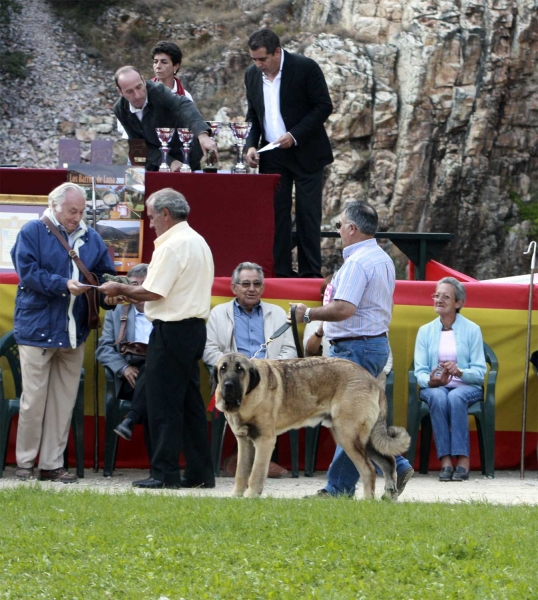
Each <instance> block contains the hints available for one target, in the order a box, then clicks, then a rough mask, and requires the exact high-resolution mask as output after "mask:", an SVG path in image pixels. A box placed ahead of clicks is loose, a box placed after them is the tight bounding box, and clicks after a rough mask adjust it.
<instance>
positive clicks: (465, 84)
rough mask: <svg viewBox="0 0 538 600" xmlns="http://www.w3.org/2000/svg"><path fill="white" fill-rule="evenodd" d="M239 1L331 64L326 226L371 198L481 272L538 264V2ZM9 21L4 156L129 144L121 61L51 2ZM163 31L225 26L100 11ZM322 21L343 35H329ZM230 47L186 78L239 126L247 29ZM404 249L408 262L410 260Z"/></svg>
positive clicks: (26, 160)
mask: <svg viewBox="0 0 538 600" xmlns="http://www.w3.org/2000/svg"><path fill="white" fill-rule="evenodd" d="M297 6H299V5H297ZM237 8H238V9H240V10H241V11H244V15H245V16H249V15H250V17H252V15H253V14H255V13H256V11H258V13H259V19H260V20H259V22H257V23H256V24H255V26H253V27H252V30H253V29H255V28H256V26H262V25H263V26H270V27H275V26H276V25H277V24H278V25H279V28H280V29H282V30H286V29H287V27H288V25H289V26H290V27H289V29H290V31H291V30H297V25H296V22H295V29H293V27H292V26H291V24H292V23H293V22H294V19H295V21H297V20H300V22H301V27H300V29H301V30H302V33H300V34H296V35H293V36H290V35H286V37H285V47H286V49H288V50H290V51H292V52H293V51H297V52H301V53H304V54H305V55H307V56H310V57H311V58H313V59H315V60H316V61H318V62H319V64H320V65H321V68H322V69H323V71H324V73H325V76H326V79H327V82H328V85H329V88H330V91H331V95H332V99H333V103H334V113H333V114H332V115H331V117H330V118H329V120H328V122H327V130H328V132H329V135H330V138H331V140H332V143H333V148H334V154H335V162H334V164H333V165H331V167H329V168H328V169H327V177H326V182H325V188H324V228H325V229H331V228H332V223H333V222H334V220H335V218H336V216H337V215H338V213H339V212H340V210H341V208H342V206H343V205H344V203H345V202H346V201H348V200H351V199H365V200H368V201H369V202H371V203H373V204H374V206H375V207H376V209H377V210H378V212H379V214H380V217H381V225H382V228H383V229H384V230H395V231H431V232H453V233H455V234H456V239H455V240H454V241H453V242H452V243H451V244H450V245H449V246H448V247H447V249H446V250H445V251H444V253H443V254H442V256H441V260H442V261H443V262H444V263H446V264H448V265H450V266H452V267H454V268H456V269H458V270H461V271H464V272H466V273H468V274H469V275H472V276H475V277H477V278H487V277H494V276H495V277H499V276H503V275H512V274H519V273H525V272H527V271H528V265H529V261H528V258H527V257H523V255H522V253H523V251H524V250H525V249H526V247H527V245H528V242H529V239H532V238H533V237H534V238H536V234H537V229H538V69H537V68H536V64H537V63H538V4H537V2H536V0H461V1H460V2H457V3H454V2H453V1H449V0H406V1H405V2H404V1H403V0H401V1H396V0H370V1H369V2H368V1H365V2H362V1H361V2H357V0H304V2H302V3H300V14H299V13H298V14H293V6H292V8H291V10H290V9H289V7H288V9H287V12H286V13H284V12H281V13H278V15H277V16H275V14H274V13H270V12H266V13H264V12H263V11H264V10H266V9H265V5H264V3H263V2H259V1H258V0H237ZM296 10H299V8H297V9H296ZM34 18H35V21H34V20H33V19H34ZM44 18H45V26H43V19H44ZM12 27H13V28H15V29H16V28H19V30H20V29H21V28H22V30H23V35H17V36H16V37H15V36H12V39H13V40H15V39H16V40H17V41H16V42H12V43H11V45H10V49H14V48H20V49H23V50H25V51H27V52H28V51H29V52H31V53H32V55H33V59H32V64H31V65H30V66H29V73H30V74H29V77H28V78H27V79H26V80H25V81H24V82H23V81H20V82H18V83H17V84H16V86H17V87H14V86H13V83H12V82H8V80H7V79H6V78H5V77H3V81H0V83H1V84H2V86H3V89H4V91H3V94H2V99H1V101H0V103H1V104H0V106H1V110H2V123H1V124H0V140H1V141H2V144H1V147H0V162H16V163H17V164H19V165H20V166H35V165H41V166H47V167H52V166H55V164H56V157H57V141H58V139H59V138H60V137H77V138H78V139H81V140H88V139H92V138H94V137H104V138H110V137H114V138H116V139H117V138H118V136H117V133H116V131H115V123H114V119H113V117H112V111H111V107H112V104H113V102H114V100H115V92H114V89H113V85H112V72H111V71H110V70H106V69H104V67H103V63H102V61H100V60H99V58H95V57H96V56H98V55H99V54H98V52H97V53H96V52H94V51H93V50H92V49H86V50H85V51H82V49H81V45H80V43H79V42H78V41H77V40H76V39H75V38H73V37H71V36H70V34H69V33H68V32H67V31H66V30H65V27H63V26H62V25H61V24H60V23H58V22H57V20H56V19H54V18H53V17H51V16H50V15H49V14H48V13H47V11H46V5H45V4H44V2H43V1H42V0H28V1H27V2H25V4H24V6H23V14H22V15H21V16H20V17H17V16H15V18H14V23H13V26H12ZM151 27H153V31H154V37H155V39H158V38H171V39H177V40H179V42H180V43H183V42H182V41H181V40H191V41H192V40H195V41H196V40H198V41H200V40H204V39H208V40H211V39H214V40H216V41H218V40H219V37H220V36H221V35H222V32H223V26H221V24H219V23H211V22H210V21H207V20H204V22H203V23H197V24H194V25H193V24H188V23H184V22H179V23H178V22H176V21H175V20H174V19H167V18H164V17H162V16H156V17H155V19H154V20H153V21H152V18H151V17H149V16H147V15H145V16H143V15H140V14H138V13H136V12H133V11H128V10H124V9H121V8H117V7H114V8H110V9H109V10H108V11H107V13H106V15H105V16H104V18H103V19H102V20H101V22H100V28H101V35H102V36H103V39H106V40H108V41H109V42H112V41H114V40H116V43H118V44H120V45H121V43H122V39H124V38H126V37H127V36H128V35H129V32H130V31H132V30H133V28H138V30H140V29H144V30H147V29H149V28H151ZM323 28H325V29H326V30H327V31H329V30H330V31H332V33H319V31H321V30H323ZM311 32H316V33H311ZM19 33H20V32H19ZM0 45H1V44H0ZM219 56H220V58H219V59H218V60H215V61H212V62H211V63H208V64H205V65H204V66H203V68H202V67H196V66H191V67H190V68H187V69H186V70H185V72H184V74H183V70H182V77H183V78H184V81H185V84H186V87H187V88H188V89H189V90H191V91H192V92H193V94H194V96H195V98H197V99H200V102H201V105H202V106H212V109H211V112H210V111H209V110H208V109H207V110H206V111H205V112H204V114H206V115H207V118H218V119H220V120H223V121H229V120H233V119H236V118H237V117H242V116H244V114H245V96H244V90H243V86H242V74H243V72H244V69H245V67H246V66H247V65H248V63H249V59H248V55H247V53H246V36H244V37H237V38H236V39H234V40H232V42H231V43H227V44H226V48H225V49H224V50H223V52H222V53H221V54H220V55H219ZM45 81H46V85H45ZM208 99H215V101H214V102H213V104H211V102H210V101H209V100H208ZM216 99H219V100H216ZM219 102H220V104H218V103H219ZM216 103H217V104H218V105H216ZM215 115H216V116H215ZM231 144H232V140H231V136H230V134H229V132H228V131H224V132H223V134H222V137H221V142H220V144H219V145H220V146H221V148H222V155H223V160H224V161H225V164H224V165H223V166H224V168H229V167H230V166H231V165H232V164H233V160H234V159H233V153H232V151H231ZM323 244H324V252H325V266H326V268H327V270H329V271H330V270H332V268H333V265H334V263H335V261H336V260H337V258H336V257H337V256H338V254H339V253H338V252H337V251H336V249H335V248H336V246H335V243H334V241H332V240H324V243H323ZM388 247H389V248H391V246H390V244H389V245H388ZM394 256H395V258H396V260H397V262H398V263H399V266H400V268H401V269H403V266H404V264H405V260H404V259H403V258H402V257H401V256H399V255H398V253H397V252H394ZM400 273H402V274H403V272H402V271H400Z"/></svg>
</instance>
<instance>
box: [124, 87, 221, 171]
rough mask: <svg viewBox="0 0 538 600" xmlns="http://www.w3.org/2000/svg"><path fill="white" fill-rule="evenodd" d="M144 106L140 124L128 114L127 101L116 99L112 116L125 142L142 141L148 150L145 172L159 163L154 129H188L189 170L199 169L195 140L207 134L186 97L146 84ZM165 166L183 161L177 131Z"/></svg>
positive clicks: (206, 128) (154, 169) (158, 147)
mask: <svg viewBox="0 0 538 600" xmlns="http://www.w3.org/2000/svg"><path fill="white" fill-rule="evenodd" d="M146 86H147V93H148V103H147V105H146V108H145V109H144V116H143V117H142V121H140V120H139V118H138V117H137V116H136V115H135V114H134V113H132V112H131V111H130V109H129V102H128V101H127V100H126V99H125V98H123V97H122V98H120V99H119V100H118V101H117V102H116V104H115V105H114V114H115V115H116V117H117V118H118V121H119V122H120V123H121V124H122V125H123V128H124V129H125V131H126V132H127V135H128V136H129V139H130V140H132V139H142V140H145V141H146V145H147V147H148V158H147V163H146V170H148V171H158V170H159V165H160V164H161V143H160V142H159V138H158V137H157V132H156V131H155V128H156V127H190V128H191V131H192V132H193V134H194V140H193V141H192V143H191V152H190V156H189V163H190V165H191V168H196V169H197V168H199V166H200V158H201V156H202V154H203V153H202V149H201V147H200V144H199V142H198V140H197V137H198V136H199V135H200V133H202V132H203V131H207V132H208V133H209V132H210V131H211V130H210V128H209V127H208V125H207V123H206V122H205V121H204V120H203V118H202V115H201V114H200V113H199V112H198V109H197V108H196V106H194V103H193V102H191V101H190V100H189V99H188V98H187V97H186V96H178V95H177V94H174V93H173V92H172V91H171V90H170V89H169V88H167V87H166V86H164V85H163V84H162V83H154V82H153V81H147V82H146ZM169 147H170V152H169V153H168V164H170V163H171V162H172V160H179V161H181V162H183V151H182V147H183V146H182V143H181V142H180V140H179V137H178V135H177V132H174V136H173V138H172V141H171V143H170V144H169Z"/></svg>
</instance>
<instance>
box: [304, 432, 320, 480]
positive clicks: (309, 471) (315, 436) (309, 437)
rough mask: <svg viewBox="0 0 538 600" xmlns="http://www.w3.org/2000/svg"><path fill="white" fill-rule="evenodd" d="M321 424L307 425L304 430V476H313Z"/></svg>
mask: <svg viewBox="0 0 538 600" xmlns="http://www.w3.org/2000/svg"><path fill="white" fill-rule="evenodd" d="M320 431H321V424H320V425H316V426H315V427H307V428H306V430H305V457H304V476H305V477H313V476H314V471H315V470H316V459H317V456H318V445H319V434H320Z"/></svg>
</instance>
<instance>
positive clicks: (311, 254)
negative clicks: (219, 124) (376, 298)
mask: <svg viewBox="0 0 538 600" xmlns="http://www.w3.org/2000/svg"><path fill="white" fill-rule="evenodd" d="M248 47H249V52H250V56H251V58H252V60H253V61H254V64H253V65H252V66H251V67H249V68H248V69H247V71H246V73H245V86H246V89H247V101H248V112H247V121H250V122H251V123H252V129H251V131H250V134H249V136H248V138H247V144H246V147H247V149H248V150H247V161H248V163H249V165H250V166H251V167H256V166H258V164H259V167H260V172H261V173H278V174H279V175H280V176H281V178H280V183H279V186H278V188H277V190H276V192H275V201H274V205H275V242H274V250H273V254H274V260H275V273H276V275H277V277H296V276H297V274H296V273H295V272H294V271H293V270H292V264H291V251H292V235H291V208H292V188H293V183H295V215H296V230H297V249H298V262H299V276H300V277H321V249H320V227H321V193H322V184H323V168H324V167H325V166H326V165H328V164H330V163H332V162H333V155H332V151H331V145H330V142H329V138H328V137H327V134H326V132H325V128H324V126H323V124H324V122H325V121H326V120H327V118H328V117H329V115H330V114H331V112H332V110H333V105H332V102H331V97H330V96H329V90H328V88H327V83H326V82H325V78H324V76H323V73H322V71H321V69H320V67H319V65H318V64H317V63H316V62H315V61H313V60H312V59H310V58H306V57H304V56H301V55H298V54H290V53H289V52H286V51H284V50H282V48H281V46H280V40H279V38H278V36H277V35H276V34H275V33H274V32H273V31H270V30H269V29H260V30H259V31H256V32H254V33H253V34H252V35H251V36H250V38H249V40H248ZM260 140H261V145H262V146H265V145H266V144H268V143H269V142H273V143H275V144H280V146H279V147H278V148H276V149H274V150H270V151H267V152H263V153H261V154H260V155H258V151H257V148H258V144H259V143H260Z"/></svg>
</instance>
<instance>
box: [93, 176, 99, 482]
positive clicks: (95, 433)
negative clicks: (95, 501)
mask: <svg viewBox="0 0 538 600" xmlns="http://www.w3.org/2000/svg"><path fill="white" fill-rule="evenodd" d="M92 212H93V228H94V229H95V230H96V231H97V202H96V199H95V177H92ZM98 332H99V329H94V334H93V436H94V441H93V472H94V473H97V472H98V471H99V365H98V363H97V344H98V343H99V334H98Z"/></svg>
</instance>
